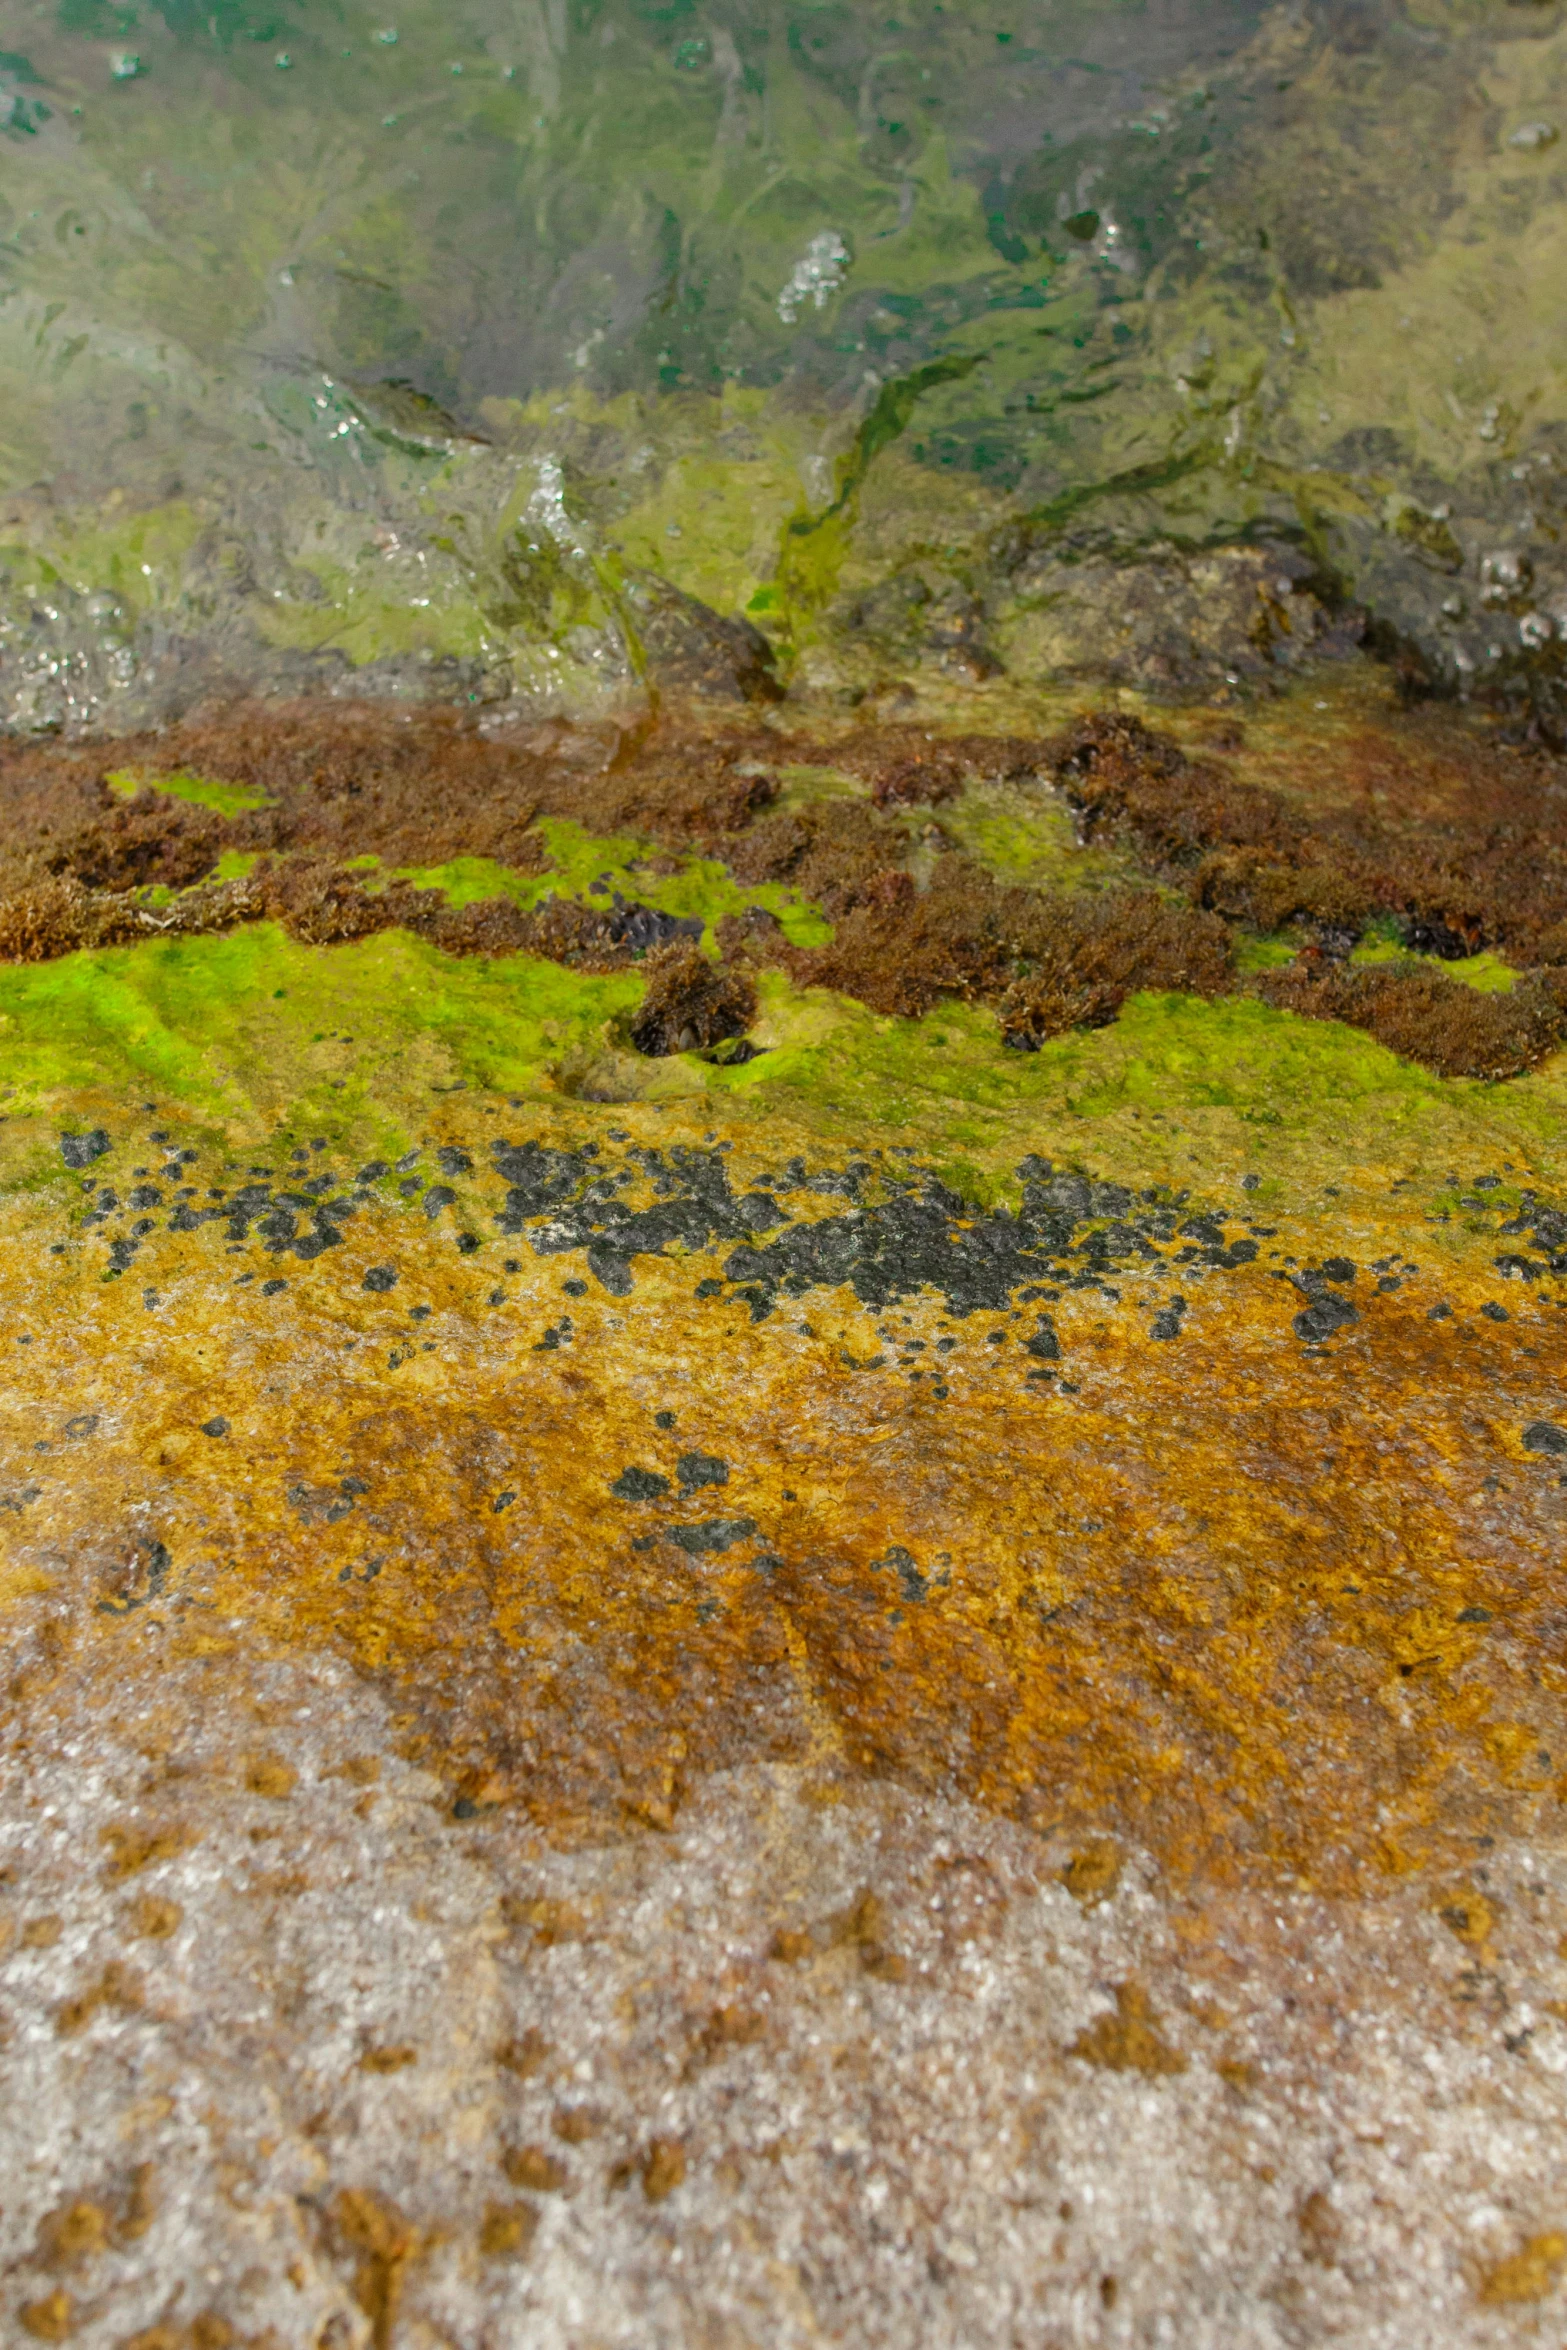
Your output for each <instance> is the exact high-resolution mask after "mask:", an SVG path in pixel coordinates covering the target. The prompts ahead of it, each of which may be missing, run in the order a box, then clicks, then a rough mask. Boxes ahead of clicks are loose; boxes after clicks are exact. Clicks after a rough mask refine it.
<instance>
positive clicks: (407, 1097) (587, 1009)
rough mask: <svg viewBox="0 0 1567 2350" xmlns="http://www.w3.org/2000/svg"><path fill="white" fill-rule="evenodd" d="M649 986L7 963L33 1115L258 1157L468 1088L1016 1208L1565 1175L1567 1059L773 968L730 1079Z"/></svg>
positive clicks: (273, 964)
mask: <svg viewBox="0 0 1567 2350" xmlns="http://www.w3.org/2000/svg"><path fill="white" fill-rule="evenodd" d="M640 996H641V981H640V979H639V977H638V976H637V974H636V973H634V972H631V973H623V974H616V975H613V976H609V977H595V976H592V975H588V974H583V973H580V972H572V971H567V970H564V969H563V968H561V967H560V966H558V965H556V964H553V963H548V962H540V961H535V960H533V959H532V958H530V957H526V956H512V957H505V958H500V959H497V960H495V961H487V960H484V959H482V958H478V957H475V958H471V959H458V958H453V957H450V956H446V955H443V954H441V953H439V952H438V951H437V950H436V949H435V948H434V947H432V946H430V945H429V944H428V943H427V942H425V941H423V940H421V939H418V938H415V937H413V936H412V935H410V934H408V933H406V932H402V931H388V932H384V933H382V934H380V935H379V936H377V937H374V938H370V939H366V940H363V941H361V942H358V943H357V944H354V945H351V946H342V947H334V948H331V949H328V950H325V951H322V950H318V949H312V948H309V947H305V946H301V945H299V944H297V943H296V942H294V941H293V940H291V939H289V938H288V937H287V936H286V935H285V934H284V933H283V932H282V931H280V930H279V929H277V928H275V927H274V926H273V925H271V924H265V923H262V924H251V925H248V926H246V927H245V928H243V929H240V930H236V931H233V932H230V933H229V934H228V935H226V936H224V937H198V938H176V939H159V940H154V941H150V942H149V943H147V944H146V945H142V946H137V947H134V948H116V949H112V950H106V951H101V952H97V953H90V954H78V955H72V956H67V957H65V958H63V959H62V960H60V961H58V962H54V963H45V964H32V965H8V966H4V967H0V1069H3V1073H4V1082H5V1084H6V1085H7V1086H8V1087H11V1088H13V1089H14V1092H13V1095H12V1098H11V1100H10V1101H9V1102H8V1104H7V1110H8V1113H9V1115H10V1116H11V1117H12V1118H23V1117H26V1115H27V1114H28V1113H30V1112H38V1111H44V1110H51V1111H54V1110H60V1109H63V1108H64V1107H65V1105H66V1104H68V1103H82V1102H86V1103H88V1104H92V1103H99V1104H103V1103H105V1102H110V1101H112V1102H121V1103H123V1102H125V1101H128V1100H146V1099H150V1100H155V1101H157V1102H159V1103H161V1104H166V1105H171V1106H172V1105H174V1104H178V1105H180V1106H181V1107H182V1108H184V1109H185V1110H187V1111H188V1112H190V1113H192V1114H195V1115H197V1116H199V1117H201V1118H203V1119H204V1120H209V1121H210V1122H211V1123H212V1124H213V1125H214V1126H216V1127H220V1128H223V1129H226V1130H227V1131H228V1132H229V1133H230V1134H231V1135H232V1136H233V1137H235V1138H236V1140H237V1139H238V1138H239V1137H241V1136H245V1135H259V1134H261V1133H263V1132H265V1131H267V1130H269V1129H271V1128H272V1127H274V1126H276V1125H280V1124H284V1123H287V1124H288V1125H289V1126H290V1127H294V1126H298V1127H299V1128H300V1129H301V1130H304V1128H305V1127H306V1126H307V1125H308V1127H309V1129H310V1131H313V1132H319V1133H324V1134H328V1135H330V1136H332V1137H334V1138H335V1139H338V1140H341V1141H342V1142H344V1144H345V1145H346V1146H348V1147H353V1148H357V1149H362V1150H363V1151H364V1152H365V1153H366V1155H368V1154H369V1153H370V1152H371V1151H372V1150H377V1149H379V1150H382V1151H383V1155H384V1150H385V1148H386V1146H388V1145H390V1144H391V1143H394V1142H396V1143H399V1145H400V1147H406V1141H405V1140H404V1139H403V1138H405V1137H408V1136H414V1137H417V1136H418V1135H419V1134H421V1133H423V1132H424V1131H425V1130H426V1129H427V1127H428V1124H429V1121H430V1118H431V1116H432V1114H433V1111H434V1109H435V1107H436V1105H437V1103H438V1101H439V1099H440V1097H442V1096H446V1095H453V1094H457V1093H461V1092H464V1091H467V1090H472V1091H473V1092H474V1093H475V1094H480V1095H484V1096H488V1097H490V1098H492V1099H493V1097H494V1096H495V1095H497V1094H500V1095H505V1096H507V1097H509V1098H513V1099H520V1100H522V1101H524V1102H526V1101H528V1100H532V1101H534V1102H536V1103H539V1104H543V1103H546V1102H552V1101H553V1102H557V1103H558V1102H559V1100H560V1097H561V1096H562V1094H568V1095H570V1094H575V1095H577V1096H579V1097H580V1099H581V1102H582V1107H583V1111H584V1114H586V1115H589V1116H599V1115H611V1116H612V1115H613V1114H614V1113H613V1110H612V1109H610V1108H608V1107H607V1106H606V1105H608V1104H611V1103H614V1104H620V1103H627V1104H636V1105H639V1106H640V1107H643V1108H646V1107H651V1106H655V1105H656V1104H657V1103H659V1102H660V1101H678V1100H679V1099H680V1098H682V1097H685V1098H689V1097H691V1096H700V1095H702V1094H704V1093H705V1094H706V1095H708V1096H709V1098H710V1099H712V1100H713V1102H714V1107H715V1108H716V1106H717V1101H718V1100H719V1099H722V1100H723V1101H724V1103H725V1104H726V1116H727V1118H728V1120H729V1121H730V1122H731V1130H732V1131H738V1130H739V1129H740V1128H742V1127H744V1126H746V1125H748V1124H750V1123H751V1122H753V1121H764V1120H765V1121H772V1120H775V1119H777V1118H779V1117H783V1118H785V1119H787V1120H788V1121H790V1122H791V1123H792V1124H794V1125H795V1126H796V1127H797V1128H799V1129H800V1130H802V1131H803V1132H804V1133H806V1134H810V1133H814V1134H815V1135H816V1136H817V1138H818V1140H819V1141H820V1143H821V1145H822V1147H823V1148H831V1149H834V1150H841V1149H843V1148H846V1147H849V1146H851V1145H855V1144H860V1145H864V1144H869V1143H875V1142H878V1141H879V1142H884V1143H885V1142H906V1143H909V1144H911V1145H913V1146H914V1147H915V1148H916V1150H917V1151H918V1153H919V1155H920V1157H921V1159H922V1160H923V1161H924V1162H925V1163H927V1164H932V1165H935V1166H937V1167H940V1168H942V1169H943V1170H945V1171H946V1172H947V1173H948V1175H949V1178H950V1179H951V1180H953V1181H954V1182H957V1181H959V1180H960V1179H961V1182H962V1184H963V1187H964V1188H965V1189H967V1190H969V1191H974V1190H976V1189H977V1190H980V1191H991V1192H994V1191H995V1190H996V1189H997V1188H998V1187H999V1188H1001V1189H1003V1190H1004V1189H1005V1188H1006V1186H1007V1184H1008V1182H1009V1180H1010V1171H1011V1169H1012V1168H1014V1167H1015V1165H1016V1163H1017V1161H1018V1159H1019V1158H1020V1157H1021V1156H1022V1155H1023V1154H1024V1153H1025V1152H1028V1151H1038V1150H1043V1151H1045V1152H1047V1153H1050V1154H1053V1155H1055V1156H1057V1157H1058V1158H1060V1159H1062V1160H1064V1161H1066V1162H1068V1163H1071V1162H1072V1161H1074V1160H1079V1161H1082V1162H1085V1163H1088V1164H1091V1165H1093V1166H1095V1167H1096V1168H1098V1169H1099V1170H1100V1171H1102V1172H1104V1173H1107V1174H1114V1173H1120V1174H1122V1175H1124V1176H1125V1177H1127V1178H1128V1179H1131V1178H1133V1177H1135V1178H1137V1179H1138V1180H1140V1181H1143V1182H1147V1181H1159V1180H1169V1181H1174V1182H1177V1183H1184V1184H1189V1185H1191V1186H1193V1187H1194V1188H1198V1187H1210V1188H1211V1187H1212V1186H1215V1185H1223V1186H1230V1185H1233V1184H1234V1183H1235V1182H1236V1181H1238V1179H1239V1176H1240V1174H1241V1173H1242V1172H1252V1173H1257V1174H1259V1175H1260V1176H1261V1177H1262V1178H1263V1181H1264V1190H1263V1192H1261V1193H1259V1195H1258V1196H1259V1200H1260V1201H1261V1203H1262V1204H1264V1205H1265V1204H1266V1200H1267V1197H1268V1189H1269V1187H1270V1186H1271V1184H1272V1182H1273V1181H1275V1180H1278V1181H1285V1182H1288V1183H1289V1184H1290V1185H1291V1186H1292V1187H1294V1188H1295V1189H1296V1190H1297V1191H1298V1189H1299V1187H1300V1186H1302V1185H1307V1186H1317V1187H1323V1186H1326V1185H1327V1184H1330V1183H1334V1182H1337V1181H1339V1180H1341V1179H1347V1176H1346V1170H1356V1169H1358V1170H1361V1171H1364V1170H1365V1169H1366V1168H1368V1167H1369V1168H1375V1169H1380V1170H1384V1171H1385V1170H1388V1169H1392V1170H1393V1171H1394V1172H1395V1173H1396V1175H1398V1176H1400V1177H1404V1178H1407V1179H1412V1180H1416V1181H1418V1182H1420V1183H1421V1184H1422V1185H1423V1186H1431V1187H1435V1186H1439V1185H1440V1182H1441V1180H1442V1176H1443V1174H1444V1172H1445V1171H1446V1170H1447V1169H1448V1168H1456V1169H1460V1170H1468V1169H1472V1168H1473V1169H1478V1168H1490V1167H1492V1166H1496V1167H1497V1169H1498V1171H1499V1172H1505V1167H1506V1162H1508V1161H1511V1162H1513V1165H1514V1167H1515V1168H1516V1169H1528V1170H1529V1171H1530V1179H1531V1180H1534V1179H1537V1178H1538V1177H1540V1176H1541V1175H1544V1176H1545V1178H1546V1179H1547V1180H1550V1179H1551V1176H1550V1169H1551V1168H1552V1166H1553V1165H1559V1163H1560V1160H1561V1156H1562V1149H1561V1139H1560V1138H1561V1136H1562V1134H1563V1133H1564V1132H1567V1118H1564V1112H1567V1055H1557V1056H1556V1057H1555V1059H1554V1060H1553V1061H1551V1062H1549V1063H1547V1064H1546V1066H1545V1067H1544V1068H1542V1069H1540V1070H1538V1071H1536V1072H1534V1073H1533V1074H1532V1075H1531V1076H1528V1077H1524V1078H1520V1079H1517V1080H1515V1081H1513V1082H1512V1083H1510V1084H1508V1085H1505V1086H1504V1085H1484V1084H1480V1083H1478V1082H1474V1081H1469V1080H1459V1081H1451V1080H1444V1079H1441V1078H1437V1077H1434V1076H1432V1075H1430V1074H1429V1073H1428V1072H1426V1071H1424V1070H1421V1069H1417V1068H1414V1067H1412V1066H1410V1065H1409V1064H1408V1063H1406V1062H1402V1061H1400V1060H1398V1059H1397V1058H1396V1057H1395V1056H1394V1055H1393V1054H1391V1053H1389V1052H1387V1051H1386V1050H1385V1049H1384V1048H1383V1047H1381V1046H1380V1045H1377V1044H1375V1043H1373V1042H1372V1041H1371V1040H1370V1039H1369V1038H1368V1037H1366V1036H1364V1035H1362V1034H1361V1033H1359V1032H1358V1031H1357V1030H1354V1029H1350V1028H1345V1027H1341V1026H1338V1025H1337V1024H1335V1023H1332V1022H1325V1021H1308V1020H1301V1019H1297V1018H1295V1017H1294V1016H1293V1015H1291V1014H1288V1013H1283V1012H1277V1011H1274V1010H1272V1009H1270V1008H1269V1007H1268V1006H1266V1005H1264V1004H1261V1003H1258V1002H1255V1001H1253V1000H1251V999H1249V998H1245V997H1232V998H1228V999H1225V1000H1222V1001H1219V1002H1216V1003H1204V1002H1201V1001H1199V1000H1197V999H1195V998H1191V997H1182V996H1166V995H1147V996H1139V997H1135V998H1133V1000H1132V1001H1131V1002H1130V1003H1129V1004H1128V1005H1127V1006H1126V1008H1125V1010H1124V1011H1123V1013H1122V1015H1121V1017H1120V1019H1119V1020H1118V1021H1116V1022H1115V1023H1114V1025H1113V1026H1111V1027H1109V1028H1105V1029H1100V1030H1096V1031H1093V1032H1091V1033H1090V1032H1087V1031H1077V1032H1075V1033H1073V1034H1071V1035H1069V1036H1066V1037H1061V1038H1058V1039H1056V1040H1055V1041H1053V1042H1052V1043H1050V1044H1047V1045H1046V1046H1045V1047H1044V1049H1043V1050H1042V1051H1040V1052H1038V1053H1027V1054H1024V1053H1013V1052H1009V1051H1007V1050H1005V1049H1004V1048H1003V1046H1002V1044H1001V1040H1000V1034H999V1031H998V1029H997V1026H996V1022H995V1018H994V1015H993V1014H992V1013H990V1012H989V1011H987V1010H985V1009H983V1008H982V1007H975V1006H970V1005H961V1004H950V1005H945V1006H943V1007H941V1008H940V1009H939V1010H938V1011H936V1012H934V1013H932V1014H931V1015H930V1016H929V1018H927V1019H926V1020H924V1021H910V1020H893V1019H885V1018H880V1017H878V1016H877V1015H876V1014H874V1013H872V1012H870V1011H868V1010H867V1009H866V1008H865V1007H864V1006H863V1005H860V1004H857V1003H853V1002H850V1001H848V1000H847V999H845V998H843V997H839V996H835V995H832V994H830V993H828V992H827V991H826V990H824V989H813V990H809V991H800V990H798V989H796V988H794V987H792V986H791V985H790V983H789V982H788V981H787V980H786V979H785V978H784V977H783V976H782V974H780V973H769V974H766V975H764V977H763V980H762V1007H761V1013H760V1017H759V1019H758V1021H757V1024H756V1026H755V1029H754V1031H753V1034H754V1036H755V1038H756V1041H757V1042H758V1043H760V1044H762V1045H764V1046H765V1047H766V1048H767V1049H766V1050H765V1051H764V1052H763V1053H762V1054H761V1055H760V1057H758V1058H757V1059H755V1060H753V1061H751V1062H749V1063H748V1064H746V1065H745V1066H743V1067H740V1068H735V1069H726V1068H721V1067H718V1066H715V1065H713V1064H710V1063H707V1062H703V1061H700V1060H697V1059H694V1058H690V1057H680V1058H678V1059H674V1060H670V1061H661V1062H647V1061H642V1060H641V1059H640V1058H639V1057H638V1056H637V1055H635V1054H634V1053H632V1052H631V1051H630V1049H629V1039H628V1027H629V1018H630V1015H631V1014H632V1013H633V1011H634V1010H635V1007H636V1005H637V1003H638V1002H639V1000H640ZM587 1080H591V1082H587ZM965 1170H966V1172H965ZM1466 1179H1467V1178H1466Z"/></svg>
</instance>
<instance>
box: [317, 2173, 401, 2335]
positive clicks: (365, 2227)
mask: <svg viewBox="0 0 1567 2350" xmlns="http://www.w3.org/2000/svg"><path fill="white" fill-rule="evenodd" d="M328 2224H329V2229H330V2232H331V2234H332V2236H333V2237H334V2238H335V2240H336V2242H337V2243H338V2244H339V2245H340V2246H341V2247H342V2249H343V2250H344V2251H345V2252H346V2253H347V2254H348V2255H349V2257H350V2258H351V2259H353V2260H354V2262H355V2270H354V2299H355V2300H356V2301H357V2302H358V2304H359V2306H360V2308H361V2309H362V2310H363V2311H364V2313H365V2315H366V2317H367V2318H368V2319H369V2320H370V2338H371V2340H372V2341H373V2342H374V2344H375V2346H376V2350H390V2344H391V2342H392V2340H393V2336H394V2332H395V2328H396V2324H397V2311H398V2304H399V2302H400V2301H401V2299H402V2291H403V2283H404V2280H405V2278H406V2276H407V2273H408V2269H409V2266H410V2264H411V2263H412V2262H413V2261H414V2260H415V2259H416V2258H417V2257H418V2254H419V2250H420V2239H419V2231H418V2230H417V2229H416V2228H415V2227H414V2226H413V2225H412V2223H411V2222H410V2221H409V2220H407V2219H405V2218H404V2216H403V2214H402V2213H401V2212H400V2211H399V2210H398V2209H397V2207H396V2205H395V2204H394V2203H391V2202H388V2201H387V2200H386V2199H385V2198H384V2197H381V2196H376V2195H372V2194H371V2193H370V2192H369V2191H368V2189H366V2188H363V2187H344V2188H342V2189H341V2190H340V2191H339V2193H338V2194H337V2195H336V2196H335V2197H334V2199H333V2202H332V2205H331V2209H330V2212H329V2214H328Z"/></svg>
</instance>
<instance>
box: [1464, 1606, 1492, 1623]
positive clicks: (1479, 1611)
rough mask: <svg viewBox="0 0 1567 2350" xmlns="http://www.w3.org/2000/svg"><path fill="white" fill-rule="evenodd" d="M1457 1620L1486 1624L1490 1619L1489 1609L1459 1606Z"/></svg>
mask: <svg viewBox="0 0 1567 2350" xmlns="http://www.w3.org/2000/svg"><path fill="white" fill-rule="evenodd" d="M1458 1621H1459V1622H1460V1623H1461V1624H1488V1623H1489V1622H1490V1621H1491V1611H1490V1609H1489V1608H1488V1607H1461V1608H1460V1609H1459V1611H1458Z"/></svg>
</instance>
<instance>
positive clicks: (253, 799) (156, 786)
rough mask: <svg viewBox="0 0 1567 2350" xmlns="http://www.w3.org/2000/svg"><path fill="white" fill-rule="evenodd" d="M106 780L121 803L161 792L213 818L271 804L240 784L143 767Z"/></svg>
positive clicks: (119, 772) (127, 769) (118, 772)
mask: <svg viewBox="0 0 1567 2350" xmlns="http://www.w3.org/2000/svg"><path fill="white" fill-rule="evenodd" d="M103 780H104V782H105V783H106V784H107V785H108V787H109V789H110V791H112V792H114V793H116V794H117V795H118V797H119V798H121V799H122V800H129V799H134V798H135V796H136V794H137V793H138V792H139V791H155V792H162V793H163V794H164V795H165V797H166V798H168V799H171V800H184V801H185V802H186V803H187V804H188V805H189V806H190V807H193V808H209V809H210V810H211V811H212V813H213V815H214V816H243V815H245V814H246V813H247V812H248V811H249V810H250V809H252V808H269V807H271V805H272V802H271V801H270V800H269V799H268V797H267V795H266V793H265V792H260V791H251V790H248V789H247V788H246V786H245V785H243V784H239V783H218V782H214V781H213V780H212V779H211V778H210V777H208V776H205V775H158V774H154V773H151V772H143V770H142V769H140V768H130V767H120V768H116V769H115V770H114V772H113V773H112V774H110V775H106V776H105V777H104V779H103ZM246 869H247V870H248V867H247V868H246ZM220 878H221V879H222V880H224V881H228V880H230V879H232V878H234V876H233V875H232V874H231V873H223V874H222V875H220Z"/></svg>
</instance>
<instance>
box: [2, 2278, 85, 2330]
mask: <svg viewBox="0 0 1567 2350" xmlns="http://www.w3.org/2000/svg"><path fill="white" fill-rule="evenodd" d="M16 2314H17V2319H18V2322H19V2323H20V2325H21V2328H22V2331H23V2333H24V2334H30V2335H31V2336H32V2338H33V2340H34V2341H35V2342H68V2341H69V2340H70V2338H71V2328H72V2323H73V2319H74V2314H75V2311H74V2304H73V2303H72V2300H71V2296H70V2294H69V2293H67V2292H65V2291H64V2290H63V2289H62V2288H61V2287H59V2286H56V2288H55V2290H54V2291H53V2292H52V2293H48V2294H45V2296H44V2298H43V2299H42V2300H41V2301H24V2302H23V2304H22V2306H21V2308H20V2309H19V2310H18V2311H17V2313H16Z"/></svg>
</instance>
